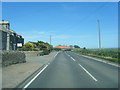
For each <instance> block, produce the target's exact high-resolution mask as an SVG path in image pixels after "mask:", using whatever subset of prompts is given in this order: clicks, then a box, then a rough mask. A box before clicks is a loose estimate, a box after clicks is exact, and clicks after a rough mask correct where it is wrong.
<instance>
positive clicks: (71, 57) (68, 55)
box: [66, 53, 76, 61]
mask: <svg viewBox="0 0 120 90" xmlns="http://www.w3.org/2000/svg"><path fill="white" fill-rule="evenodd" d="M66 54H67V53H66ZM67 55H68V56H69V57H70V58H71V59H72V60H73V61H76V60H75V59H74V58H73V57H71V56H70V55H69V54H67Z"/></svg>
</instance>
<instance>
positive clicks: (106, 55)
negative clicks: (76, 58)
mask: <svg viewBox="0 0 120 90" xmlns="http://www.w3.org/2000/svg"><path fill="white" fill-rule="evenodd" d="M72 52H74V53H77V54H80V55H88V56H92V57H97V58H101V59H104V60H109V61H111V62H115V63H120V61H119V60H118V58H120V57H119V55H118V54H120V52H119V50H118V49H74V51H72Z"/></svg>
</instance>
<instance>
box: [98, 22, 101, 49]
mask: <svg viewBox="0 0 120 90" xmlns="http://www.w3.org/2000/svg"><path fill="white" fill-rule="evenodd" d="M97 22H98V35H99V49H101V36H100V21H99V20H97Z"/></svg>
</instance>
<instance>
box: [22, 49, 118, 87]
mask: <svg viewBox="0 0 120 90" xmlns="http://www.w3.org/2000/svg"><path fill="white" fill-rule="evenodd" d="M24 88H118V67H116V66H112V65H109V64H106V63H103V62H99V61H96V60H93V59H89V58H86V57H83V56H80V55H77V54H74V53H72V52H65V51H61V52H59V53H57V54H56V55H55V57H54V60H53V61H52V62H51V63H50V64H48V65H46V66H45V67H44V68H43V69H42V70H41V71H40V72H39V73H38V74H37V75H36V76H35V77H34V78H33V79H32V80H31V81H29V82H28V83H27V84H26V85H25V86H24Z"/></svg>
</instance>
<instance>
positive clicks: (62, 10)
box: [2, 2, 118, 48]
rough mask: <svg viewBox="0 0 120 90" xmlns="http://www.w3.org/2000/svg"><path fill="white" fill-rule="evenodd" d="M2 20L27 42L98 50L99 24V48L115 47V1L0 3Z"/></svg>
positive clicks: (116, 27) (116, 13)
mask: <svg viewBox="0 0 120 90" xmlns="http://www.w3.org/2000/svg"><path fill="white" fill-rule="evenodd" d="M2 19H3V20H8V21H9V22H10V25H11V27H10V28H11V29H12V30H14V31H15V32H17V33H18V34H20V35H22V36H23V37H24V39H25V43H26V42H28V41H35V42H36V41H38V40H39V41H44V42H48V43H49V42H50V35H51V38H52V43H51V44H52V45H53V46H57V45H68V46H69V45H79V46H80V47H81V48H82V47H86V48H98V23H97V20H99V21H100V30H101V46H102V48H116V47H118V3H117V2H3V3H2Z"/></svg>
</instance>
